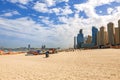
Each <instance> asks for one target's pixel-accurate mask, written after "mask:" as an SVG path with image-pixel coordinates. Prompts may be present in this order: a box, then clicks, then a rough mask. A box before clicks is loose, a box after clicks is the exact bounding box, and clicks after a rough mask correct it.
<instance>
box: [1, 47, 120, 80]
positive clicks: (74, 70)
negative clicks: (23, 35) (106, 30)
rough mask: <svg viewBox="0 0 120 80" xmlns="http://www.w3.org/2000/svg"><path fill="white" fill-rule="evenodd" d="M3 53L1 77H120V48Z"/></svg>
mask: <svg viewBox="0 0 120 80" xmlns="http://www.w3.org/2000/svg"><path fill="white" fill-rule="evenodd" d="M44 56H45V55H38V56H25V54H17V55H7V56H0V80H120V49H104V50H102V49H101V50H81V51H80V50H76V51H74V52H61V53H58V54H52V55H50V57H49V58H44Z"/></svg>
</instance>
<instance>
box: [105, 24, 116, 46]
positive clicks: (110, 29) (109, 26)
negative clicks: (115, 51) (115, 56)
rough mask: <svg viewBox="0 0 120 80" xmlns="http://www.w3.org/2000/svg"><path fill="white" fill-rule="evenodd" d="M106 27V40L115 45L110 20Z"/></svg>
mask: <svg viewBox="0 0 120 80" xmlns="http://www.w3.org/2000/svg"><path fill="white" fill-rule="evenodd" d="M107 29H108V42H109V44H110V45H115V38H114V24H113V23H112V22H110V23H108V24H107Z"/></svg>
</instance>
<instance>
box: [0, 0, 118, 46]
mask: <svg viewBox="0 0 120 80" xmlns="http://www.w3.org/2000/svg"><path fill="white" fill-rule="evenodd" d="M119 19H120V1H119V0H107V1H104V0H101V1H98V0H96V1H94V0H1V1H0V47H1V46H2V47H26V46H27V45H28V44H30V45H31V46H32V47H41V45H46V47H61V48H70V47H73V45H74V39H73V38H74V36H75V35H77V33H78V32H79V29H83V33H84V34H85V36H87V35H88V34H90V35H92V32H91V29H92V26H96V28H98V29H99V28H100V27H101V26H104V27H107V24H106V23H109V22H113V23H114V26H115V27H117V26H118V24H117V20H119Z"/></svg>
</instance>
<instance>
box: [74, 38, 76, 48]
mask: <svg viewBox="0 0 120 80" xmlns="http://www.w3.org/2000/svg"><path fill="white" fill-rule="evenodd" d="M76 48H77V38H76V37H74V49H76Z"/></svg>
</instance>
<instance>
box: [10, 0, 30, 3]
mask: <svg viewBox="0 0 120 80" xmlns="http://www.w3.org/2000/svg"><path fill="white" fill-rule="evenodd" d="M8 1H9V2H12V3H21V4H27V3H28V2H29V1H31V0H8Z"/></svg>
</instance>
